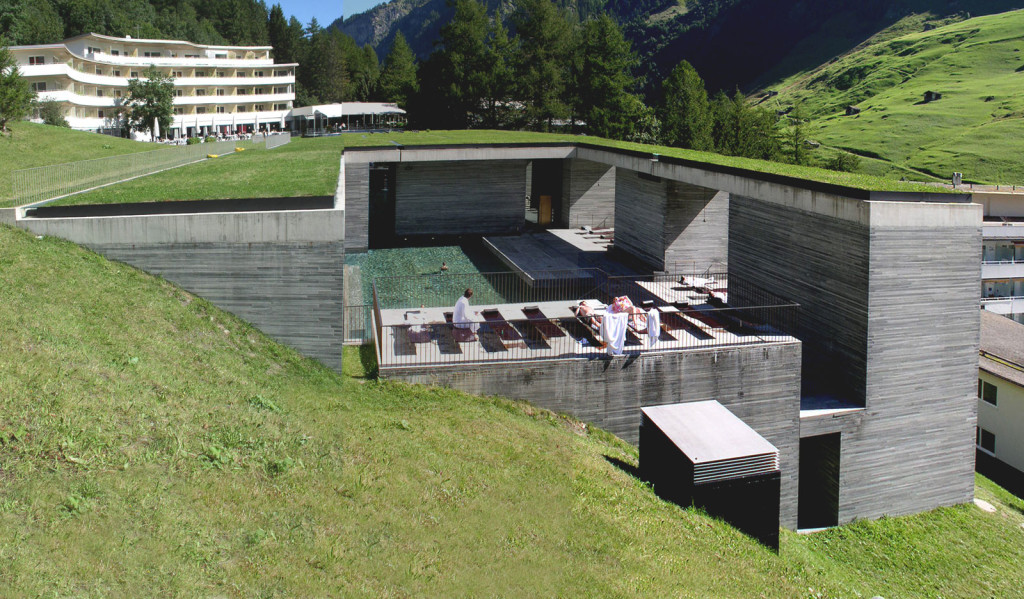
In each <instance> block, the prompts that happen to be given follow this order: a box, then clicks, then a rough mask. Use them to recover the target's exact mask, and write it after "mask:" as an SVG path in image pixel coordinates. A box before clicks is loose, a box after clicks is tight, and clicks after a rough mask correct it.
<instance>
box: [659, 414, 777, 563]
mask: <svg viewBox="0 0 1024 599" xmlns="http://www.w3.org/2000/svg"><path fill="white" fill-rule="evenodd" d="M640 411H641V412H642V413H643V423H642V424H641V425H640V476H641V477H642V478H643V479H644V480H646V481H649V482H651V483H652V484H653V485H654V490H655V492H656V493H658V495H659V496H660V497H663V498H665V499H668V500H669V501H673V502H675V503H678V504H679V505H682V506H684V507H686V506H690V505H695V506H697V507H701V508H704V509H705V510H707V512H708V514H710V515H712V516H717V517H719V518H722V519H723V520H725V521H726V522H729V523H730V524H732V525H733V526H735V527H736V528H738V529H740V530H741V531H743V532H745V533H747V534H749V535H750V536H752V537H754V538H755V539H757V540H758V541H760V542H762V543H764V544H765V545H768V546H769V547H771V548H773V549H776V550H777V549H778V548H779V489H780V487H779V483H780V473H779V450H778V449H776V448H775V446H774V445H772V444H771V443H769V442H768V441H767V440H766V439H765V438H764V437H762V436H761V435H759V434H757V431H755V430H753V429H751V428H750V427H749V426H747V425H746V424H745V423H744V422H743V421H742V420H740V419H739V418H737V417H736V416H735V415H734V414H733V413H732V412H730V411H729V410H728V409H726V408H725V407H724V406H722V404H720V403H718V402H717V401H698V402H691V403H681V404H672V405H664V406H654V407H649V408H642V409H641V410H640Z"/></svg>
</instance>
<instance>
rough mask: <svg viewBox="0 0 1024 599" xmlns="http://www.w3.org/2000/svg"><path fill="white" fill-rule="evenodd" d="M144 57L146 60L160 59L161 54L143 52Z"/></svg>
mask: <svg viewBox="0 0 1024 599" xmlns="http://www.w3.org/2000/svg"><path fill="white" fill-rule="evenodd" d="M142 56H144V57H145V58H160V53H159V52H143V53H142Z"/></svg>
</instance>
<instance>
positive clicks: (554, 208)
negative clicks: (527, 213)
mask: <svg viewBox="0 0 1024 599" xmlns="http://www.w3.org/2000/svg"><path fill="white" fill-rule="evenodd" d="M562 162H563V161H562V160H558V159H553V160H534V161H533V163H532V167H531V169H530V205H529V207H528V209H529V210H534V211H536V213H537V225H538V226H540V227H542V228H548V227H557V226H562Z"/></svg>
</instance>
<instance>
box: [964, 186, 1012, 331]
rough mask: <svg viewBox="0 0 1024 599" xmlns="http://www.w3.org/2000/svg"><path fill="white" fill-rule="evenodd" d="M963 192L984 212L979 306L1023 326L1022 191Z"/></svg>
mask: <svg viewBox="0 0 1024 599" xmlns="http://www.w3.org/2000/svg"><path fill="white" fill-rule="evenodd" d="M967 191H970V192H971V194H972V197H973V199H974V201H975V202H976V203H978V204H981V205H982V206H984V209H985V217H984V218H985V221H984V223H983V227H982V234H983V242H982V258H981V259H982V264H981V279H982V281H981V303H982V306H983V307H984V308H985V309H986V310H989V311H991V312H995V313H996V314H1002V315H1003V316H1008V317H1010V318H1012V319H1013V320H1016V321H1017V322H1021V323H1024V189H1019V188H1016V187H1012V186H999V187H985V188H981V187H978V186H975V188H974V189H970V190H967Z"/></svg>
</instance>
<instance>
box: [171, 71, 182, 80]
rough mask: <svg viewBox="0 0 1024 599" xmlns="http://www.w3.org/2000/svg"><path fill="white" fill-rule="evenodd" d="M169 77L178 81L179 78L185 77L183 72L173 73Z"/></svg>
mask: <svg viewBox="0 0 1024 599" xmlns="http://www.w3.org/2000/svg"><path fill="white" fill-rule="evenodd" d="M171 76H172V77H174V78H175V79H179V78H181V77H184V76H185V72H184V71H174V72H173V73H171Z"/></svg>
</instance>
